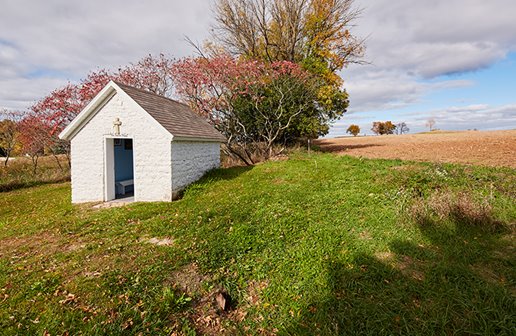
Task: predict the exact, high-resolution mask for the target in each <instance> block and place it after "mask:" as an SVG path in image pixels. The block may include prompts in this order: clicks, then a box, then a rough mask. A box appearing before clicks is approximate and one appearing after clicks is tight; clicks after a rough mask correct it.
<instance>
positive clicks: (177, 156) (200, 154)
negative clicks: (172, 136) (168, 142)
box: [172, 141, 220, 193]
mask: <svg viewBox="0 0 516 336" xmlns="http://www.w3.org/2000/svg"><path fill="white" fill-rule="evenodd" d="M218 167H220V144H219V143H216V142H194V141H172V190H173V192H174V193H178V192H179V191H181V190H182V189H184V188H185V187H186V186H188V185H189V184H190V183H192V182H195V181H197V180H198V179H199V178H201V177H202V176H203V175H204V174H205V173H206V172H207V171H209V170H211V169H214V168H218Z"/></svg>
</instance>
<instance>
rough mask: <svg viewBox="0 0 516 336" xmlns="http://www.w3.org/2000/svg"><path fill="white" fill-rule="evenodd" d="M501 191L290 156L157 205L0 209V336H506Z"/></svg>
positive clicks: (514, 294) (488, 181)
mask: <svg viewBox="0 0 516 336" xmlns="http://www.w3.org/2000/svg"><path fill="white" fill-rule="evenodd" d="M515 185H516V174H515V170H511V169H502V168H481V167H466V166H459V165H435V164H425V163H410V162H402V161H393V160H362V159H358V158H351V157H345V156H343V157H338V156H334V155H331V154H313V155H307V154H297V155H294V156H293V157H291V159H290V160H288V161H282V162H268V163H265V164H261V165H257V166H255V167H252V168H231V169H225V170H218V171H214V172H212V173H210V174H209V175H208V176H206V177H205V178H204V179H203V180H202V181H200V182H198V183H196V184H194V185H192V186H191V187H190V188H189V189H188V190H187V191H186V193H185V195H184V197H183V199H182V200H180V201H177V202H173V203H152V204H143V203H139V204H133V205H130V206H127V207H124V208H116V209H105V210H94V209H92V208H91V207H87V206H72V205H71V204H70V185H69V184H68V183H63V184H50V185H43V186H36V187H32V188H27V189H20V190H15V191H10V192H4V193H0V331H1V334H2V335H43V334H45V332H47V333H48V334H50V335H62V334H64V333H66V332H68V333H69V334H70V335H76V334H80V333H81V332H82V333H83V334H88V335H90V334H111V335H113V334H115V335H116V334H120V335H129V334H135V335H137V334H152V335H170V334H173V335H181V334H185V335H194V334H196V333H197V334H281V335H298V334H306V335H316V334H320V335H336V334H374V335H384V334H385V335H388V334H389V335H390V334H400V333H401V334H410V335H415V334H421V335H428V334H493V335H495V334H496V335H504V334H505V335H509V334H512V335H514V330H516V322H515V321H516V284H515V281H516V267H515V263H516V253H515V251H514V246H515V239H514V238H515V235H514V232H515V228H514V222H515V219H516V205H515V198H516V194H515V192H516V190H515V189H514V186H515ZM218 293H224V294H225V295H226V298H227V299H228V301H229V309H228V311H226V312H220V311H217V308H216V305H215V304H214V303H213V301H214V298H215V297H217V296H220V295H218ZM45 335H47V334H45Z"/></svg>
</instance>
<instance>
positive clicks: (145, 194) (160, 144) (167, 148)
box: [71, 92, 220, 203]
mask: <svg viewBox="0 0 516 336" xmlns="http://www.w3.org/2000/svg"><path fill="white" fill-rule="evenodd" d="M116 118H120V121H121V122H122V127H121V135H120V136H114V135H113V121H114V120H115V119H116ZM113 137H116V138H130V139H133V157H134V189H135V195H134V199H135V201H137V202H139V201H171V200H172V198H173V195H174V193H177V192H178V191H180V190H182V189H183V188H184V187H186V186H187V185H188V184H190V183H192V182H194V181H196V180H197V179H199V178H200V177H202V175H203V174H204V173H205V172H206V171H208V170H210V169H213V168H217V167H219V166H220V144H219V143H217V142H200V141H199V142H198V141H173V136H172V134H170V133H169V132H168V131H167V130H165V128H163V127H162V126H161V125H160V124H159V123H158V122H157V121H156V120H155V119H154V118H152V117H151V116H150V115H149V114H148V113H147V112H145V111H144V110H143V109H142V108H141V107H140V106H139V105H138V104H136V103H135V102H134V101H133V100H132V99H131V98H130V97H129V96H127V95H126V94H125V93H124V92H118V93H116V94H115V95H114V96H113V97H112V98H111V99H110V100H109V101H108V102H107V103H106V104H105V105H104V106H102V107H101V108H100V109H99V111H98V112H97V113H96V114H95V115H94V116H93V117H92V118H91V119H90V120H89V121H88V122H87V123H86V124H85V125H84V126H83V127H82V128H81V129H80V130H79V131H78V133H77V134H76V135H75V136H74V137H73V138H72V140H71V163H72V169H71V175H72V202H73V203H82V202H98V201H107V200H109V199H111V196H112V195H109V192H107V190H108V189H107V188H106V181H107V179H108V177H107V175H108V174H110V171H111V167H109V168H107V167H106V164H107V163H106V160H109V151H107V152H106V149H107V148H109V145H111V143H110V141H111V142H112V140H110V139H111V138H113ZM106 144H108V146H107V145H106ZM111 148H112V146H111ZM110 179H111V180H112V179H113V178H112V177H110ZM113 188H114V186H113Z"/></svg>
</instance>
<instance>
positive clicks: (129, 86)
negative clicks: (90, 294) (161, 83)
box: [113, 80, 191, 109]
mask: <svg viewBox="0 0 516 336" xmlns="http://www.w3.org/2000/svg"><path fill="white" fill-rule="evenodd" d="M113 83H115V84H116V85H118V86H125V87H128V88H131V89H133V90H138V91H140V92H142V93H146V94H149V95H153V96H156V97H159V98H163V99H167V100H170V101H171V102H174V103H177V104H181V105H184V106H186V107H188V108H190V109H191V107H190V106H189V105H188V104H186V103H183V102H180V101H179V100H175V99H172V98H169V97H165V96H162V95H159V94H157V93H154V92H150V91H147V90H145V89H141V88H138V87H136V86H132V85H127V84H124V83H122V82H119V81H115V80H114V81H113Z"/></svg>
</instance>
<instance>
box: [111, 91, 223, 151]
mask: <svg viewBox="0 0 516 336" xmlns="http://www.w3.org/2000/svg"><path fill="white" fill-rule="evenodd" d="M116 85H118V86H119V87H120V88H121V89H122V90H124V92H125V93H127V94H128V95H129V97H131V98H132V99H133V100H134V101H135V102H136V103H137V104H138V105H140V106H141V107H142V108H143V109H144V110H145V111H147V113H149V114H150V115H151V116H152V117H153V118H154V119H156V121H157V122H159V123H160V124H161V125H162V126H163V127H164V128H165V129H166V130H167V131H169V132H170V133H171V134H172V135H173V136H175V137H185V138H200V139H207V140H217V141H226V139H225V138H224V136H223V135H222V134H221V133H220V132H218V131H217V130H216V129H215V128H214V127H213V126H212V125H210V124H209V123H208V122H207V121H206V120H205V119H203V118H202V117H201V116H199V115H197V114H195V112H193V111H192V110H191V109H190V107H188V106H187V105H185V104H183V103H180V102H178V101H175V100H172V99H169V98H166V97H163V96H159V95H157V94H154V93H150V92H147V91H144V90H140V89H137V88H134V87H132V86H128V85H125V84H121V83H118V82H117V83H116Z"/></svg>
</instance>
